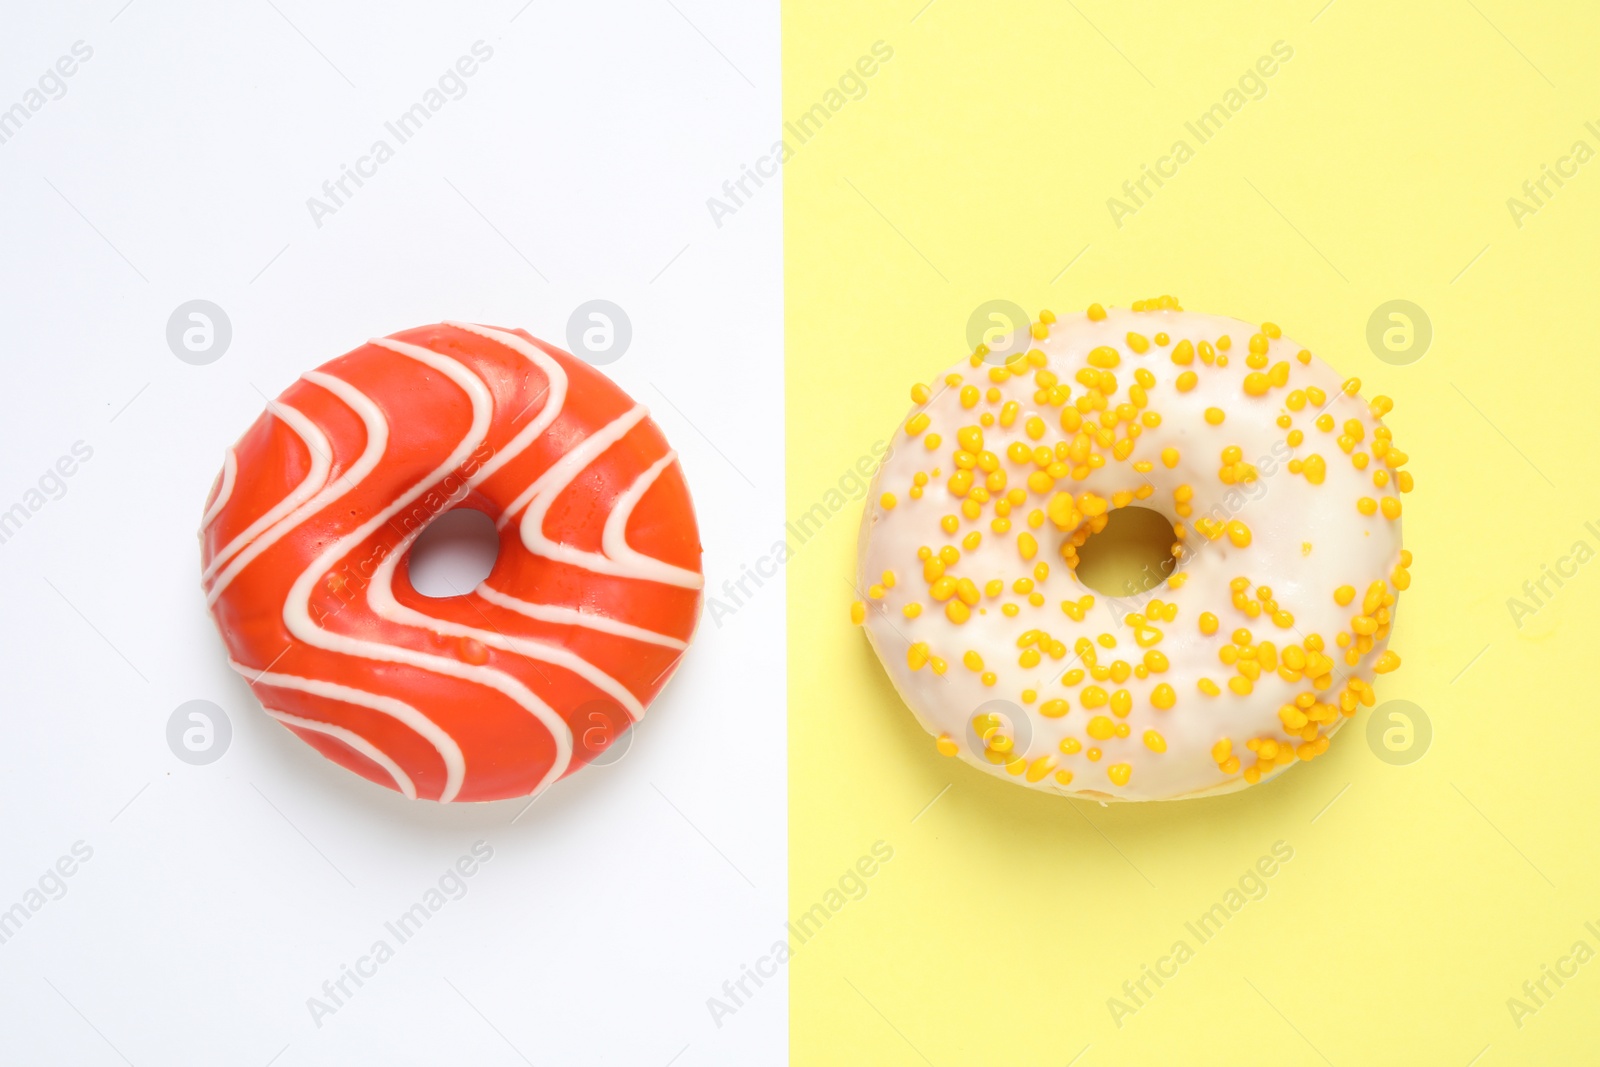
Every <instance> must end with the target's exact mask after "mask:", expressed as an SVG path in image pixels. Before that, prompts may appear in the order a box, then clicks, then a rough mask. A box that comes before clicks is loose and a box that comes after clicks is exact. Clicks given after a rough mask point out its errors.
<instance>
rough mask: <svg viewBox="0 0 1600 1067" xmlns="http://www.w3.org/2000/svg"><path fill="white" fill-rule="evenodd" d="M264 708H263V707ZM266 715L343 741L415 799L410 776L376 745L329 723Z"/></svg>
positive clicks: (274, 713)
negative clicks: (383, 771)
mask: <svg viewBox="0 0 1600 1067" xmlns="http://www.w3.org/2000/svg"><path fill="white" fill-rule="evenodd" d="M263 707H265V706H263ZM265 711H266V713H267V714H268V715H271V716H272V717H273V718H274V719H277V720H278V721H279V722H281V723H284V724H285V725H288V726H293V727H294V728H295V729H297V730H309V731H310V732H311V733H314V734H326V735H327V736H329V737H332V738H335V739H336V740H339V741H343V742H344V743H345V744H347V745H349V746H350V747H351V748H353V749H355V750H356V751H357V752H359V753H361V754H362V755H363V756H365V757H367V759H369V760H371V761H372V762H373V763H376V764H377V765H378V766H380V767H382V768H383V769H384V770H386V771H388V772H389V777H390V778H393V779H394V784H395V788H396V789H398V790H400V792H402V793H404V794H405V795H406V796H407V797H409V798H410V799H412V800H415V799H417V787H416V785H415V784H413V783H412V781H411V777H410V775H408V774H406V772H405V771H404V770H402V769H401V767H400V764H398V763H396V762H395V761H394V760H392V759H390V758H389V757H388V756H387V755H386V754H385V753H384V751H383V750H382V749H381V748H379V747H378V746H377V745H375V744H373V743H372V742H371V741H368V740H367V739H366V738H365V737H362V736H361V735H360V734H358V733H356V732H355V731H354V730H347V729H345V728H344V727H343V726H335V725H334V724H333V723H331V722H317V721H316V720H315V719H302V718H301V717H300V716H298V715H290V714H289V713H288V712H287V711H279V710H278V709H277V708H265Z"/></svg>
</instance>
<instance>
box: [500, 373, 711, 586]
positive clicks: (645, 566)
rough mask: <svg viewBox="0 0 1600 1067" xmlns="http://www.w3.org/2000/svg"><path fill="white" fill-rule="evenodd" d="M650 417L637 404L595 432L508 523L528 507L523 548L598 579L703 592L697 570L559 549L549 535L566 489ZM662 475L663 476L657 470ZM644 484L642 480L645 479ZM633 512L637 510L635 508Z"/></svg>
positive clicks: (521, 502) (521, 500)
mask: <svg viewBox="0 0 1600 1067" xmlns="http://www.w3.org/2000/svg"><path fill="white" fill-rule="evenodd" d="M649 414H650V412H649V411H648V410H647V409H646V408H645V406H644V405H643V404H635V405H634V406H633V408H632V409H630V410H629V411H627V412H626V413H625V414H622V415H619V416H618V417H617V418H615V419H613V420H612V421H611V422H609V423H607V424H606V425H605V426H603V427H601V428H600V429H599V430H597V431H596V432H595V433H593V434H591V435H589V436H588V437H587V438H585V439H584V440H583V441H581V442H579V444H578V445H577V446H576V447H575V448H573V449H572V450H571V451H569V452H568V453H567V454H566V455H564V456H562V457H561V458H560V459H559V460H557V461H556V462H555V463H554V464H552V465H551V466H550V469H548V470H546V471H545V472H544V473H543V474H541V475H540V476H539V477H538V478H537V479H535V480H534V483H533V484H532V485H530V486H528V488H527V489H526V490H524V491H523V493H522V495H521V496H519V497H518V498H517V499H516V500H515V501H513V502H512V504H511V507H509V508H507V509H506V518H507V519H509V517H510V516H512V515H515V514H516V513H517V512H518V511H519V510H521V509H522V508H523V507H524V506H526V507H527V509H528V510H527V511H526V512H524V513H523V516H522V525H521V527H520V532H521V534H522V543H523V545H524V546H525V547H526V548H527V549H528V551H529V552H532V553H533V554H534V555H536V556H543V557H545V558H546V559H551V560H554V561H556V562H557V563H566V564H569V565H571V566H574V567H582V568H583V569H584V570H586V571H593V572H594V573H596V574H610V575H615V576H617V577H621V578H638V579H641V580H643V581H649V582H660V583H662V584H663V585H675V586H679V587H681V588H684V589H699V588H701V587H702V586H704V585H705V579H704V578H703V577H702V576H701V575H699V574H696V573H695V572H694V571H690V570H685V569H683V568H682V567H674V566H672V565H671V564H669V563H663V562H661V561H660V560H657V559H651V558H650V557H648V556H643V555H640V554H639V553H637V552H633V550H632V549H629V550H628V552H629V555H628V557H626V558H623V559H613V558H612V557H611V556H609V555H607V554H606V553H604V552H586V551H584V550H583V549H580V548H573V547H572V546H571V545H563V544H558V543H557V542H555V541H552V540H550V539H549V538H548V537H546V536H545V535H544V520H545V516H546V515H547V514H548V513H549V511H550V507H551V505H553V504H554V503H555V502H556V498H557V497H559V496H560V495H561V494H562V493H563V492H565V491H566V489H567V488H568V487H569V486H570V485H571V484H572V483H573V481H574V480H575V479H576V478H577V477H578V475H579V474H581V473H583V471H584V469H585V468H587V467H588V466H589V464H591V463H593V462H594V461H595V460H596V459H598V458H599V457H600V456H601V455H602V454H603V453H604V452H605V451H606V449H608V448H610V447H611V446H612V445H614V444H616V443H617V442H618V441H620V440H622V439H623V438H624V437H626V436H627V434H628V431H629V430H632V429H633V428H634V427H635V426H637V425H639V423H641V422H643V421H644V420H645V418H646V417H647V416H649ZM656 473H657V474H659V473H660V472H659V471H657V472H656ZM641 480H642V479H641ZM630 507H631V505H630Z"/></svg>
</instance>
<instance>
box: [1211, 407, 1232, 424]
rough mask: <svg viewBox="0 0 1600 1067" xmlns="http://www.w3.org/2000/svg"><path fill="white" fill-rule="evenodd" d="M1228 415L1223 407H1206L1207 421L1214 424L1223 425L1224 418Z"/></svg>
mask: <svg viewBox="0 0 1600 1067" xmlns="http://www.w3.org/2000/svg"><path fill="white" fill-rule="evenodd" d="M1227 417H1228V416H1227V415H1226V414H1224V413H1223V410H1222V409H1221V408H1206V421H1207V422H1209V423H1210V424H1211V425H1213V426H1221V425H1222V420H1223V419H1225V418H1227Z"/></svg>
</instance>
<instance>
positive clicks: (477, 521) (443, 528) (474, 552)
mask: <svg viewBox="0 0 1600 1067" xmlns="http://www.w3.org/2000/svg"><path fill="white" fill-rule="evenodd" d="M499 555H500V536H499V534H497V533H496V532H495V528H494V520H493V519H491V518H489V516H487V515H485V514H484V513H483V512H481V511H478V510H477V509H475V508H468V507H459V508H456V509H455V510H453V511H447V512H445V513H444V514H443V515H440V516H439V517H438V518H436V519H434V520H433V521H432V522H430V523H428V525H427V527H426V528H425V529H424V530H423V531H422V533H421V534H419V535H418V536H417V539H416V541H415V542H414V543H413V544H412V545H411V551H410V552H409V553H407V555H406V569H407V572H408V574H409V577H410V579H411V585H412V587H413V588H415V589H416V591H417V592H419V593H421V594H422V595H423V596H425V597H432V598H434V599H442V598H444V597H452V596H460V595H462V594H463V593H468V592H471V591H472V590H473V589H476V588H477V587H478V583H480V582H482V581H483V580H484V579H485V578H487V577H489V572H490V571H492V570H493V569H494V564H495V560H496V559H497V558H499Z"/></svg>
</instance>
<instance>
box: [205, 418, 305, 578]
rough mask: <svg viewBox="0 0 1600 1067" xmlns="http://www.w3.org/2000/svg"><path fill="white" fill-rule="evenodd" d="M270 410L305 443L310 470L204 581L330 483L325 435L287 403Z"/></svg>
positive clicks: (232, 545)
mask: <svg viewBox="0 0 1600 1067" xmlns="http://www.w3.org/2000/svg"><path fill="white" fill-rule="evenodd" d="M267 410H268V411H270V412H271V413H272V414H274V415H276V416H277V417H278V418H279V419H280V420H282V421H283V422H284V423H285V424H286V425H287V426H288V427H289V428H290V429H291V430H293V431H294V432H295V433H296V434H297V435H298V436H299V438H300V440H301V441H302V442H304V444H305V446H306V450H307V451H308V452H309V453H310V454H311V469H310V470H308V471H307V472H306V476H305V478H303V479H301V482H300V484H299V485H297V486H295V487H294V491H293V492H291V493H290V494H289V495H288V496H286V497H284V498H283V499H282V500H280V501H278V503H277V504H276V505H275V506H274V507H273V508H272V509H271V510H270V511H268V512H267V513H266V514H265V515H263V516H261V517H260V518H259V519H257V520H256V521H255V522H253V523H251V524H250V525H249V527H247V528H246V529H245V531H244V532H243V533H241V534H239V536H237V537H235V538H234V539H233V540H232V541H230V542H228V545H227V547H226V548H224V549H223V550H222V551H221V552H218V553H217V554H216V556H215V557H213V558H212V560H211V562H210V564H208V565H207V566H206V569H205V571H204V573H202V574H201V576H200V580H201V581H202V582H207V581H210V580H211V577H212V575H214V574H216V573H217V571H218V570H220V569H221V568H222V567H223V566H224V565H226V564H227V562H228V561H229V560H230V559H232V558H233V556H234V554H235V553H237V552H240V551H242V550H243V549H244V548H245V547H246V546H247V545H249V544H250V542H251V541H253V540H255V539H256V537H258V536H260V534H261V531H263V530H265V529H268V528H269V527H271V526H272V525H273V524H274V523H276V522H277V521H278V520H279V519H281V518H283V517H284V516H285V515H287V514H288V513H289V512H291V511H293V510H294V509H295V508H296V507H298V506H299V505H300V503H301V502H302V501H304V500H305V499H306V498H307V497H309V496H311V495H312V494H314V493H316V492H317V490H319V489H321V488H322V487H323V485H325V484H326V483H327V481H328V468H329V466H330V465H331V463H332V460H331V459H330V457H331V456H332V455H333V450H332V449H331V448H330V447H329V445H328V438H327V436H326V435H325V434H323V432H322V430H321V428H320V427H318V426H317V424H316V423H314V422H312V421H311V420H310V419H308V418H306V417H305V416H304V415H302V414H301V413H300V412H299V411H297V410H295V409H294V408H292V407H290V406H289V405H288V404H283V403H279V402H277V401H274V402H273V403H272V404H271V405H269V406H268V408H267Z"/></svg>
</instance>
